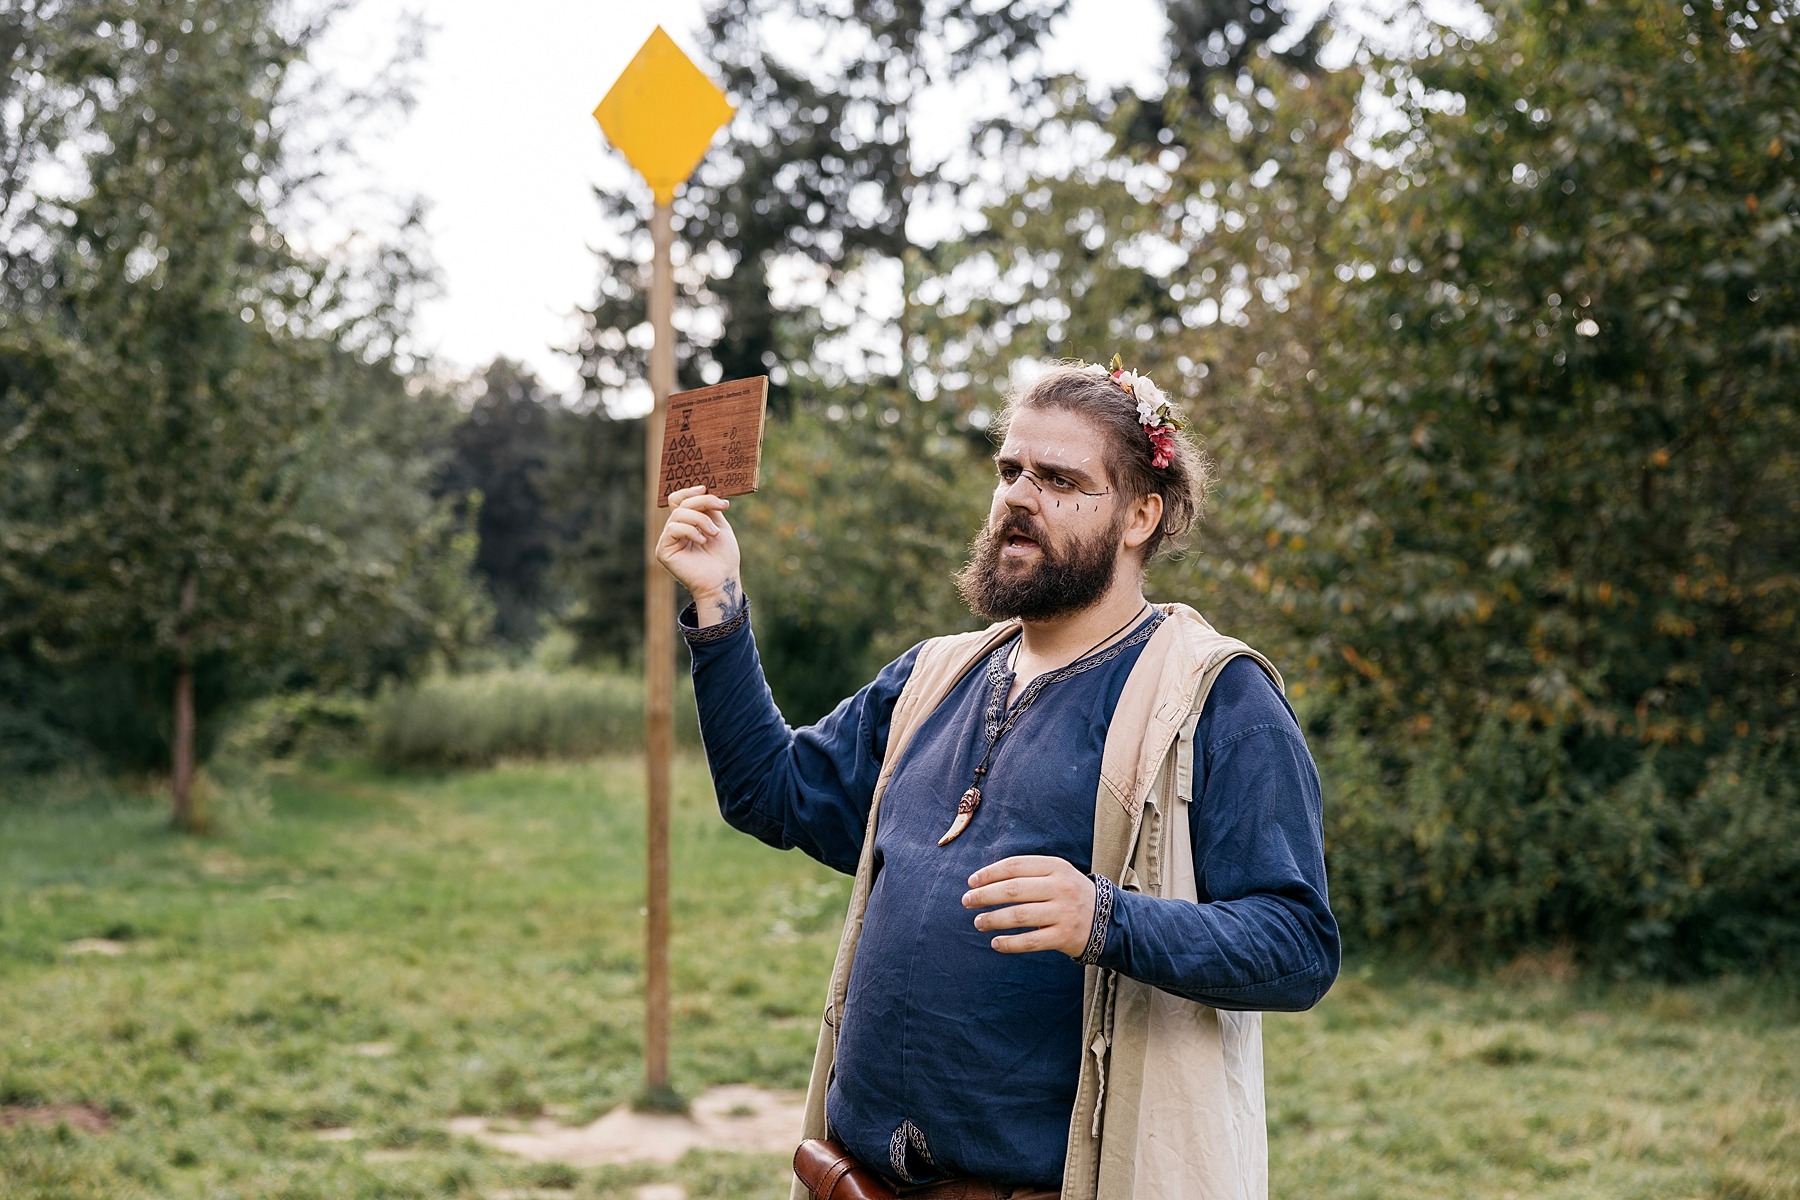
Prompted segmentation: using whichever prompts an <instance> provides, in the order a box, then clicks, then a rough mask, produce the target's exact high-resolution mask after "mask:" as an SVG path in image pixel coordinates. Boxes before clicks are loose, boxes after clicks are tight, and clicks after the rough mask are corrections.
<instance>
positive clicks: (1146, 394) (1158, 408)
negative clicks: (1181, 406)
mask: <svg viewBox="0 0 1800 1200" xmlns="http://www.w3.org/2000/svg"><path fill="white" fill-rule="evenodd" d="M1131 394H1132V396H1133V398H1135V399H1136V400H1137V411H1138V423H1139V424H1141V425H1148V426H1155V425H1161V424H1162V423H1163V421H1164V419H1165V418H1166V416H1167V413H1168V407H1169V398H1168V397H1167V396H1165V395H1163V393H1162V389H1161V388H1159V387H1157V386H1156V385H1155V384H1154V383H1151V382H1150V377H1149V376H1148V375H1138V376H1134V377H1133V379H1132V383H1131Z"/></svg>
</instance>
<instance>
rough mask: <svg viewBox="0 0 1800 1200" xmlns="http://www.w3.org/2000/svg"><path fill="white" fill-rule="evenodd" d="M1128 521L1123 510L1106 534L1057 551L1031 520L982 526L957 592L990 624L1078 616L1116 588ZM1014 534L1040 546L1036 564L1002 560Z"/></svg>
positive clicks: (1012, 518)
mask: <svg viewBox="0 0 1800 1200" xmlns="http://www.w3.org/2000/svg"><path fill="white" fill-rule="evenodd" d="M1124 516H1125V513H1124V511H1123V509H1121V510H1120V511H1119V512H1118V513H1117V514H1115V515H1114V517H1113V519H1112V521H1110V522H1109V523H1108V524H1107V527H1106V529H1104V530H1102V531H1101V532H1100V533H1097V534H1095V535H1094V536H1093V537H1091V538H1088V539H1086V540H1082V539H1076V540H1075V541H1074V542H1073V543H1072V544H1071V545H1070V546H1069V547H1068V548H1067V549H1066V550H1060V551H1059V550H1054V549H1052V548H1051V546H1050V543H1049V542H1048V541H1047V540H1045V533H1044V530H1043V529H1042V527H1040V526H1039V525H1038V524H1037V523H1036V522H1035V521H1033V520H1032V519H1031V518H1030V517H1029V516H1027V515H1026V514H1024V513H1022V512H1011V513H1009V514H1008V515H1007V518H1006V520H1004V521H1002V522H1001V523H1000V524H999V525H994V524H991V523H990V524H988V525H984V526H983V527H982V529H981V532H980V533H978V534H976V535H975V540H974V541H972V542H970V543H969V561H968V563H967V564H966V565H965V566H964V567H963V569H962V570H961V571H958V572H957V574H956V590H957V591H958V592H959V593H961V595H962V598H963V603H965V604H967V605H968V606H969V607H970V608H972V609H974V610H975V611H976V612H977V613H978V614H980V615H981V616H984V617H986V618H988V619H989V620H992V621H1004V620H1009V619H1011V618H1014V617H1017V618H1018V619H1020V620H1022V621H1048V620H1051V619H1052V618H1055V617H1060V616H1064V615H1066V614H1068V613H1072V612H1079V611H1081V610H1082V609H1084V608H1087V607H1089V606H1090V605H1092V604H1094V603H1096V602H1098V601H1099V599H1100V598H1101V597H1102V596H1104V595H1105V594H1106V589H1107V588H1109V587H1111V586H1112V580H1113V571H1114V570H1115V569H1116V568H1117V566H1118V561H1119V534H1120V532H1121V531H1122V530H1123V529H1124V527H1125V522H1124ZM1015 533H1016V534H1019V535H1020V536H1022V537H1028V538H1030V539H1031V540H1032V541H1034V542H1036V543H1037V548H1038V560H1037V562H1035V563H1033V562H1029V561H1020V562H1015V563H1006V562H1003V561H1002V560H1001V557H1000V552H1001V551H1002V550H1003V549H1004V548H1005V546H1006V539H1007V538H1009V537H1011V536H1012V535H1013V534H1015Z"/></svg>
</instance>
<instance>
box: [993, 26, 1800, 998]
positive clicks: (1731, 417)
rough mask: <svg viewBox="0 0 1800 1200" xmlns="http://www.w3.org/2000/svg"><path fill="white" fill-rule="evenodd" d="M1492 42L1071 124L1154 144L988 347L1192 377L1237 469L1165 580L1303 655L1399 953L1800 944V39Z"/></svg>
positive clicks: (1299, 687)
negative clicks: (1799, 180)
mask: <svg viewBox="0 0 1800 1200" xmlns="http://www.w3.org/2000/svg"><path fill="white" fill-rule="evenodd" d="M1489 16H1490V18H1491V20H1492V22H1493V25H1492V33H1491V36H1482V37H1475V36H1470V35H1468V34H1459V33H1457V32H1455V31H1452V30H1448V29H1441V28H1435V27H1427V28H1426V30H1425V36H1424V37H1423V38H1422V40H1421V41H1420V43H1419V44H1418V46H1417V49H1416V52H1415V53H1411V54H1409V55H1408V56H1406V57H1404V58H1398V59H1395V58H1385V59H1384V58H1382V57H1380V56H1378V55H1373V54H1370V53H1367V52H1365V53H1363V54H1361V55H1358V56H1355V57H1353V58H1352V59H1351V60H1350V61H1348V62H1347V63H1345V65H1343V66H1341V67H1337V68H1334V69H1332V70H1329V71H1327V70H1322V69H1319V68H1318V67H1317V66H1316V65H1313V64H1311V63H1309V62H1308V61H1307V60H1306V59H1305V58H1304V57H1302V56H1298V55H1295V54H1292V53H1288V52H1285V51H1284V50H1283V49H1282V48H1281V45H1280V44H1278V43H1276V42H1273V41H1271V42H1270V43H1268V44H1265V45H1264V46H1262V47H1260V48H1258V47H1254V46H1251V44H1250V42H1249V41H1248V40H1240V39H1236V38H1229V39H1227V42H1228V44H1231V45H1243V46H1249V47H1250V49H1249V51H1248V52H1247V53H1246V54H1245V55H1244V56H1243V57H1242V58H1241V59H1240V60H1239V61H1238V63H1237V65H1236V67H1235V69H1229V68H1227V69H1222V70H1221V71H1220V72H1218V73H1216V74H1215V75H1213V76H1212V77H1211V78H1209V79H1206V80H1203V82H1202V86H1201V88H1200V89H1199V90H1198V91H1192V90H1190V91H1189V92H1188V94H1187V95H1186V96H1185V97H1183V96H1179V95H1176V96H1174V97H1173V98H1171V97H1165V98H1164V100H1163V102H1162V104H1161V106H1160V109H1159V111H1158V114H1157V115H1158V116H1159V117H1160V119H1161V123H1160V128H1159V129H1157V131H1156V134H1155V136H1154V137H1151V138H1144V137H1141V136H1137V131H1139V130H1142V129H1144V128H1146V123H1145V121H1144V120H1143V118H1142V116H1141V111H1134V110H1133V109H1132V108H1131V106H1130V105H1129V104H1126V105H1121V106H1119V107H1118V108H1117V109H1116V110H1115V111H1113V112H1112V113H1107V112H1105V111H1103V110H1102V111H1098V112H1096V111H1094V110H1091V109H1089V108H1085V107H1083V106H1081V105H1079V104H1073V105H1069V106H1068V107H1066V108H1065V110H1064V112H1063V113H1062V114H1061V115H1060V116H1059V118H1058V120H1059V121H1060V122H1061V123H1062V125H1063V126H1064V127H1065V128H1066V127H1069V126H1073V125H1075V124H1077V123H1079V122H1083V121H1086V122H1089V123H1092V124H1099V125H1102V126H1103V127H1104V128H1106V129H1108V130H1109V131H1111V132H1112V133H1113V141H1112V147H1113V156H1112V157H1110V158H1107V159H1105V160H1103V161H1101V162H1099V163H1096V164H1093V165H1092V166H1090V167H1088V168H1087V169H1086V170H1082V171H1072V172H1064V173H1061V174H1055V175H1041V176H1039V177H1036V178H1034V179H1032V180H1031V181H1030V182H1029V183H1027V184H1026V185H1025V186H1024V187H1022V188H1021V189H1019V190H1018V192H1017V193H1016V194H1015V195H1014V196H1012V197H1010V198H1009V199H1008V201H1007V202H1006V203H1004V204H1002V205H999V206H996V208H995V209H994V210H993V214H992V220H991V222H990V224H991V227H992V228H993V229H995V230H996V231H998V232H997V234H996V235H995V237H994V239H993V241H994V243H995V245H994V247H993V248H991V249H989V250H987V253H988V254H990V255H992V256H993V258H994V260H995V262H996V263H997V264H998V265H997V266H996V267H995V268H994V269H995V270H996V271H997V272H1003V273H1005V274H1006V276H1007V277H1008V278H1011V279H1014V280H1017V281H1018V283H1017V284H1015V288H1016V291H1015V292H1013V293H1010V294H1009V293H1007V292H1005V291H1001V292H999V293H998V294H999V295H1000V296H1001V297H1003V298H1008V299H1010V300H1011V303H1010V304H1009V305H1008V307H1006V308H1005V309H1002V310H999V311H996V310H995V309H994V308H993V307H992V299H993V295H994V293H990V295H989V296H988V297H985V298H984V299H983V304H984V305H985V306H986V307H983V308H977V309H975V310H974V318H975V319H973V320H972V321H971V322H970V324H971V326H972V328H973V331H974V332H973V335H972V336H974V337H977V338H980V339H987V342H986V344H987V345H988V346H989V347H990V349H989V350H988V352H989V353H992V354H996V355H998V354H999V353H1000V352H1001V347H1000V345H999V344H997V343H996V339H997V338H999V337H1001V336H1010V338H1011V341H1012V344H1013V345H1015V346H1017V345H1019V344H1020V342H1021V341H1023V342H1024V344H1025V345H1026V346H1030V347H1031V348H1032V349H1033V351H1034V352H1035V353H1037V354H1040V355H1055V354H1059V353H1086V354H1087V355H1088V356H1089V357H1094V356H1096V351H1094V350H1088V349H1087V347H1089V346H1094V345H1097V346H1099V347H1100V349H1101V350H1102V351H1103V350H1104V349H1105V348H1106V347H1109V346H1111V345H1115V344H1123V345H1125V346H1127V347H1129V348H1128V349H1127V350H1126V355H1127V358H1128V359H1134V360H1136V361H1143V362H1145V363H1147V364H1148V365H1150V366H1151V367H1152V368H1153V369H1154V370H1156V371H1158V372H1159V373H1160V374H1161V377H1163V378H1170V379H1177V380H1182V381H1184V382H1185V383H1186V384H1187V386H1186V388H1181V387H1180V386H1179V385H1178V390H1188V391H1190V393H1191V394H1192V397H1193V409H1194V412H1195V415H1196V417H1197V418H1198V421H1197V424H1198V428H1199V429H1200V430H1201V431H1202V432H1203V433H1205V434H1206V436H1207V437H1208V438H1209V439H1210V440H1211V442H1212V445H1213V448H1214V452H1215V453H1216V454H1217V455H1218V457H1219V458H1220V459H1221V460H1222V465H1223V471H1222V475H1223V481H1224V482H1223V485H1222V487H1221V488H1220V490H1219V493H1218V495H1217V497H1216V498H1215V506H1214V509H1215V517H1214V520H1213V522H1212V524H1211V525H1210V527H1209V528H1208V529H1207V530H1206V531H1205V533H1204V534H1203V536H1202V537H1201V539H1200V540H1199V543H1198V546H1197V548H1196V550H1195V552H1194V553H1192V554H1191V555H1189V556H1187V557H1186V558H1185V559H1179V560H1176V561H1174V562H1171V563H1169V564H1166V565H1165V566H1164V567H1162V568H1161V569H1159V570H1158V572H1157V573H1156V582H1157V584H1158V585H1159V588H1160V589H1161V590H1162V591H1164V592H1165V593H1168V594H1175V595H1186V596H1193V597H1197V598H1198V600H1199V602H1200V603H1201V605H1202V607H1204V608H1206V609H1207V610H1209V611H1210V612H1212V613H1213V614H1214V615H1215V618H1216V619H1218V620H1219V621H1220V623H1221V624H1225V625H1227V626H1228V627H1229V628H1232V629H1234V630H1237V631H1239V632H1241V633H1243V634H1244V635H1245V636H1248V637H1250V638H1251V639H1252V640H1254V641H1257V642H1258V643H1259V644H1262V645H1265V646H1267V647H1269V648H1270V649H1271V650H1272V651H1273V652H1274V653H1275V654H1276V657H1277V661H1280V662H1283V663H1285V664H1289V667H1290V670H1291V674H1290V679H1291V680H1292V681H1293V688H1292V694H1293V695H1294V696H1295V697H1296V699H1297V700H1298V701H1299V703H1300V706H1301V708H1302V712H1303V714H1304V715H1305V716H1306V718H1307V720H1308V724H1309V727H1310V729H1311V731H1312V733H1313V736H1314V738H1315V744H1316V746H1318V747H1319V748H1320V749H1321V752H1322V757H1323V759H1324V766H1325V774H1326V779H1327V783H1328V788H1329V792H1330V804H1329V806H1328V812H1329V818H1330V821H1331V824H1332V829H1331V834H1332V837H1331V839H1330V842H1331V845H1332V847H1333V857H1332V866H1333V870H1334V881H1335V883H1336V887H1337V896H1336V900H1337V904H1338V907H1339V909H1340V911H1341V912H1343V913H1344V914H1345V915H1346V916H1347V917H1348V918H1349V920H1350V922H1351V923H1352V925H1353V926H1354V927H1355V928H1356V929H1357V931H1358V932H1360V933H1361V934H1363V935H1365V936H1369V937H1375V938H1379V939H1381V940H1383V941H1386V942H1389V943H1392V942H1394V941H1396V940H1411V941H1414V942H1417V943H1419V944H1422V945H1426V946H1429V947H1431V948H1433V949H1435V950H1440V951H1449V952H1452V953H1457V954H1463V955H1479V954H1487V953H1493V952H1512V951H1515V950H1517V949H1518V948H1519V947H1521V946H1527V945H1541V944H1546V943H1550V942H1554V941H1557V940H1559V939H1561V940H1567V941H1569V942H1571V943H1574V944H1576V945H1579V946H1582V947H1583V948H1584V949H1585V950H1586V951H1587V952H1588V953H1590V954H1592V955H1594V956H1596V957H1601V958H1605V959H1607V960H1609V961H1612V962H1614V963H1626V964H1635V965H1638V966H1643V967H1647V968H1649V969H1654V970H1662V971H1671V970H1674V971H1679V970H1689V969H1707V968H1710V967H1712V966H1716V965H1718V964H1719V963H1721V962H1748V961H1768V960H1769V959H1771V958H1779V957H1782V956H1787V957H1790V958H1791V957H1792V956H1793V955H1794V953H1795V952H1796V950H1797V949H1800V890H1797V889H1796V887H1795V885H1794V884H1793V882H1792V881H1794V880H1796V879H1800V859H1797V858H1796V857H1795V852H1794V851H1793V849H1792V847H1793V846H1794V845H1795V844H1796V834H1800V795H1797V792H1796V783H1795V781H1796V778H1797V777H1800V771H1797V770H1796V768H1797V767H1800V761H1797V758H1796V751H1797V749H1800V739H1797V737H1796V730H1795V726H1794V721H1793V714H1794V712H1795V711H1796V705H1795V702H1796V700H1797V699H1800V696H1797V695H1796V686H1797V681H1800V639H1796V637H1795V631H1794V617H1795V608H1796V588H1797V586H1800V576H1796V574H1795V567H1796V564H1797V563H1800V546H1797V545H1796V542H1795V538H1796V533H1795V531H1796V529H1797V528H1800V523H1797V522H1796V516H1797V515H1800V478H1797V471H1796V457H1795V455H1796V451H1795V445H1796V442H1795V432H1796V429H1795V422H1796V388H1795V384H1794V383H1793V379H1794V378H1795V361H1794V355H1795V353H1796V348H1797V345H1800V343H1797V342H1796V330H1797V329H1800V326H1797V325H1796V311H1797V310H1796V308H1795V301H1796V292H1795V288H1794V284H1793V280H1794V279H1795V278H1796V275H1795V269H1796V267H1797V266H1800V263H1797V262H1796V254H1797V253H1800V249H1797V243H1796V238H1795V229H1796V226H1795V222H1796V218H1797V217H1800V207H1797V205H1800V200H1797V197H1796V173H1795V170H1794V158H1795V149H1796V146H1797V145H1800V141H1797V140H1796V135H1797V134H1800V87H1797V85H1800V55H1797V54H1796V53H1795V50H1796V47H1795V44H1794V29H1795V23H1794V21H1793V19H1792V17H1791V14H1790V15H1788V16H1787V17H1785V18H1784V16H1783V14H1782V13H1780V12H1776V11H1773V10H1770V9H1768V8H1767V7H1766V6H1760V5H1757V4H1751V3H1743V4H1728V3H1721V4H1717V5H1713V6H1708V7H1704V8H1698V9H1697V10H1695V11H1691V12H1684V11H1682V10H1680V9H1678V8H1671V7H1668V6H1662V5H1654V4H1615V5H1590V4H1583V3H1558V2H1552V0H1545V2H1523V0H1522V2H1519V3H1506V4H1497V5H1494V6H1492V8H1491V9H1490V13H1489ZM1176 27H1177V28H1179V27H1180V25H1179V22H1177V23H1176ZM1322 33H1323V31H1321V34H1322ZM1314 40H1319V39H1314ZM1745 95H1755V96H1756V97H1757V98H1758V100H1757V103H1756V104H1753V105H1750V104H1745V103H1743V102H1742V97H1744V96H1745ZM1053 132H1054V129H1053V128H1051V129H1047V130H1046V135H1047V136H1048V135H1050V134H1052V133H1053ZM1000 331H1007V332H1006V333H1005V334H1004V335H1003V334H1002V333H1001V332H1000ZM1778 880H1779V881H1782V882H1776V881H1778Z"/></svg>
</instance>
